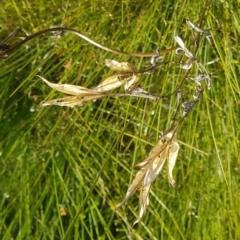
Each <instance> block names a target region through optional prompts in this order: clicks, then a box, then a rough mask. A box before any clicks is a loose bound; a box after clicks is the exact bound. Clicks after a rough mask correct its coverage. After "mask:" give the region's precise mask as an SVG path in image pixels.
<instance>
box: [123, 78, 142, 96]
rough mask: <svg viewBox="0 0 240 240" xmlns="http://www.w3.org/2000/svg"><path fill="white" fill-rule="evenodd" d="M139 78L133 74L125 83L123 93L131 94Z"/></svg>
mask: <svg viewBox="0 0 240 240" xmlns="http://www.w3.org/2000/svg"><path fill="white" fill-rule="evenodd" d="M139 78H140V76H139V75H136V74H134V75H133V76H132V78H131V79H129V81H127V82H126V83H125V85H124V89H125V91H128V92H131V91H132V90H133V89H134V88H135V87H136V85H137V83H138V80H139Z"/></svg>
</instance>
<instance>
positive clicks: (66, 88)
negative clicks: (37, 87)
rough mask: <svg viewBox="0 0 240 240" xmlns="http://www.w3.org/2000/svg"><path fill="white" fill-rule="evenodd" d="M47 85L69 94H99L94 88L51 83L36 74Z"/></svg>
mask: <svg viewBox="0 0 240 240" xmlns="http://www.w3.org/2000/svg"><path fill="white" fill-rule="evenodd" d="M38 77H39V78H41V79H42V80H43V81H44V82H45V83H46V84H47V85H48V86H49V87H51V88H53V89H56V90H58V91H59V92H63V93H67V94H71V95H85V94H99V93H98V92H96V91H95V90H92V89H88V88H85V87H81V86H76V85H71V84H57V83H51V82H49V81H48V80H47V79H45V78H43V77H41V76H39V75H38Z"/></svg>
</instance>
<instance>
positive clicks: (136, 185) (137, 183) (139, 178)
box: [116, 165, 148, 208]
mask: <svg viewBox="0 0 240 240" xmlns="http://www.w3.org/2000/svg"><path fill="white" fill-rule="evenodd" d="M147 167H148V166H147V165H146V166H145V167H144V168H142V169H140V170H139V171H138V173H137V174H136V176H135V178H134V179H133V181H132V183H131V185H130V186H129V188H128V190H127V193H126V195H125V197H124V199H123V200H122V201H121V202H119V203H118V204H117V205H116V208H119V207H121V206H122V205H123V204H124V203H125V202H126V201H127V200H128V199H129V198H130V197H131V196H132V195H133V194H134V193H135V192H136V191H137V190H139V189H140V188H141V185H142V182H143V179H144V177H145V174H146V171H147Z"/></svg>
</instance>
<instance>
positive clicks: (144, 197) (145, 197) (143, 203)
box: [133, 184, 151, 226]
mask: <svg viewBox="0 0 240 240" xmlns="http://www.w3.org/2000/svg"><path fill="white" fill-rule="evenodd" d="M150 189H151V184H149V185H147V186H144V187H142V188H141V190H140V197H139V204H140V212H139V216H138V218H137V219H136V221H135V222H134V223H133V226H134V225H135V224H137V223H138V222H139V221H140V220H141V219H142V217H143V216H144V215H145V213H146V211H147V207H148V205H149V192H150Z"/></svg>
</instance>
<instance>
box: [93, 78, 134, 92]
mask: <svg viewBox="0 0 240 240" xmlns="http://www.w3.org/2000/svg"><path fill="white" fill-rule="evenodd" d="M133 77H134V76H133V75H132V74H130V75H129V74H128V75H126V74H116V75H113V76H110V77H108V78H106V79H105V80H103V81H102V82H101V83H100V84H99V85H97V86H96V87H95V88H94V89H93V90H95V92H107V91H110V90H113V89H115V88H118V87H120V86H122V85H123V84H125V83H126V82H128V81H131V79H132V78H133Z"/></svg>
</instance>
